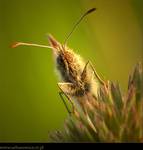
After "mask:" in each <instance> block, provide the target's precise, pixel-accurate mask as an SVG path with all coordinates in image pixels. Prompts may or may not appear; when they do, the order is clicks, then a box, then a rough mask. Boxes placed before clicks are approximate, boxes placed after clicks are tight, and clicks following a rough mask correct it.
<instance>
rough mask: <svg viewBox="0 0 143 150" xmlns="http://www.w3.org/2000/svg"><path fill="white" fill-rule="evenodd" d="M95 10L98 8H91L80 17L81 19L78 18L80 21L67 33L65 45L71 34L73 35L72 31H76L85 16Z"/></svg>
mask: <svg viewBox="0 0 143 150" xmlns="http://www.w3.org/2000/svg"><path fill="white" fill-rule="evenodd" d="M95 10H96V8H91V9H89V10H88V11H87V12H86V13H84V14H83V15H82V16H81V17H80V18H79V20H78V21H77V22H76V23H75V25H74V26H73V28H72V30H71V32H70V33H69V34H68V35H67V37H66V39H65V42H64V45H66V44H67V41H68V39H69V38H70V36H71V35H72V33H73V32H74V30H75V29H76V27H77V26H78V24H79V23H80V22H81V21H82V20H83V18H84V17H85V16H87V15H88V14H90V13H92V12H93V11H95Z"/></svg>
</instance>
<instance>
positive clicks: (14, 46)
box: [10, 42, 19, 48]
mask: <svg viewBox="0 0 143 150" xmlns="http://www.w3.org/2000/svg"><path fill="white" fill-rule="evenodd" d="M18 46H19V42H14V43H12V44H11V45H10V47H11V48H16V47H18Z"/></svg>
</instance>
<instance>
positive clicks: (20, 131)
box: [0, 0, 143, 142]
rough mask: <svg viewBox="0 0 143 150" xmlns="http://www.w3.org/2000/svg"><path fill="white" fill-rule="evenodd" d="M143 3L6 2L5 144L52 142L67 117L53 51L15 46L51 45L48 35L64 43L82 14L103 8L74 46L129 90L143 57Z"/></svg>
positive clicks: (2, 5)
mask: <svg viewBox="0 0 143 150" xmlns="http://www.w3.org/2000/svg"><path fill="white" fill-rule="evenodd" d="M142 6H143V1H142V0H108V1H107V0H72V1H67V0H36V1H35V0H23V1H22V0H12V1H10V0H0V142H19V141H20V142H46V141H48V133H49V131H52V130H54V129H57V128H61V127H62V126H63V122H64V120H65V118H66V117H67V112H66V109H65V108H64V105H63V103H62V101H61V100H60V98H59V95H58V91H59V89H58V88H57V82H58V79H57V76H56V75H55V72H54V63H53V58H52V52H51V50H49V49H42V48H33V47H19V48H16V49H11V48H10V47H9V45H10V44H11V43H12V42H14V41H24V42H34V43H40V44H48V41H47V34H48V33H51V34H53V35H54V36H55V37H56V38H57V39H58V40H59V41H60V42H63V41H64V39H65V37H66V35H67V33H68V32H69V31H70V30H71V28H72V27H73V25H74V23H75V21H76V20H77V19H78V18H79V16H80V15H81V14H82V13H83V12H85V11H86V10H87V9H89V8H91V7H97V12H96V13H93V14H91V15H89V16H88V17H87V18H85V19H84V21H83V22H82V23H81V24H80V25H79V27H78V28H77V30H76V31H75V32H74V33H73V35H72V37H71V38H70V40H69V42H68V45H69V46H70V47H72V48H73V49H74V50H75V52H77V53H79V54H80V55H81V56H83V57H84V58H85V60H91V61H92V62H93V64H94V66H95V68H96V70H97V72H98V73H99V74H100V75H101V76H102V77H103V78H104V79H106V80H107V79H110V80H112V81H118V82H119V83H120V85H121V88H122V91H124V90H126V88H127V80H128V74H129V73H130V71H131V70H132V68H133V66H134V65H135V64H136V63H137V62H138V61H142V60H143V9H142Z"/></svg>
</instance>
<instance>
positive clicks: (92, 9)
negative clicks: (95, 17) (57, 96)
mask: <svg viewBox="0 0 143 150" xmlns="http://www.w3.org/2000/svg"><path fill="white" fill-rule="evenodd" d="M96 9H97V8H95V7H94V8H91V9H89V10H88V11H87V14H89V13H91V12H93V11H95V10H96Z"/></svg>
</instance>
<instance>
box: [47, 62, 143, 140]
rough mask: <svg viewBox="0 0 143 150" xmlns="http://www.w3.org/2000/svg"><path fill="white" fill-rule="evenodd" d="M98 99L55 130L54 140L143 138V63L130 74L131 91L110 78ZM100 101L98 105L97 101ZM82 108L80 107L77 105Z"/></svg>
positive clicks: (52, 136) (101, 89)
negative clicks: (110, 80) (123, 88)
mask: <svg viewBox="0 0 143 150" xmlns="http://www.w3.org/2000/svg"><path fill="white" fill-rule="evenodd" d="M98 95H99V96H98V98H97V100H95V101H96V102H95V103H93V102H92V103H91V102H90V103H91V105H90V107H89V104H88V105H87V106H86V110H87V112H88V117H89V118H90V120H91V122H92V125H93V126H91V122H89V120H88V117H87V115H84V116H83V115H82V114H80V112H79V116H78V117H76V116H75V115H73V116H70V117H69V118H68V119H67V121H66V123H65V128H64V129H63V131H62V130H61V131H56V132H55V133H51V135H50V137H51V141H53V142H143V66H142V64H141V63H139V64H137V65H136V67H135V69H134V72H133V73H132V74H131V75H130V77H129V83H128V91H127V92H126V93H125V94H122V93H121V91H120V88H119V85H118V84H114V83H112V82H108V87H106V86H102V87H101V88H100V91H99V94H98ZM95 104H96V105H95ZM77 109H78V108H77Z"/></svg>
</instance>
